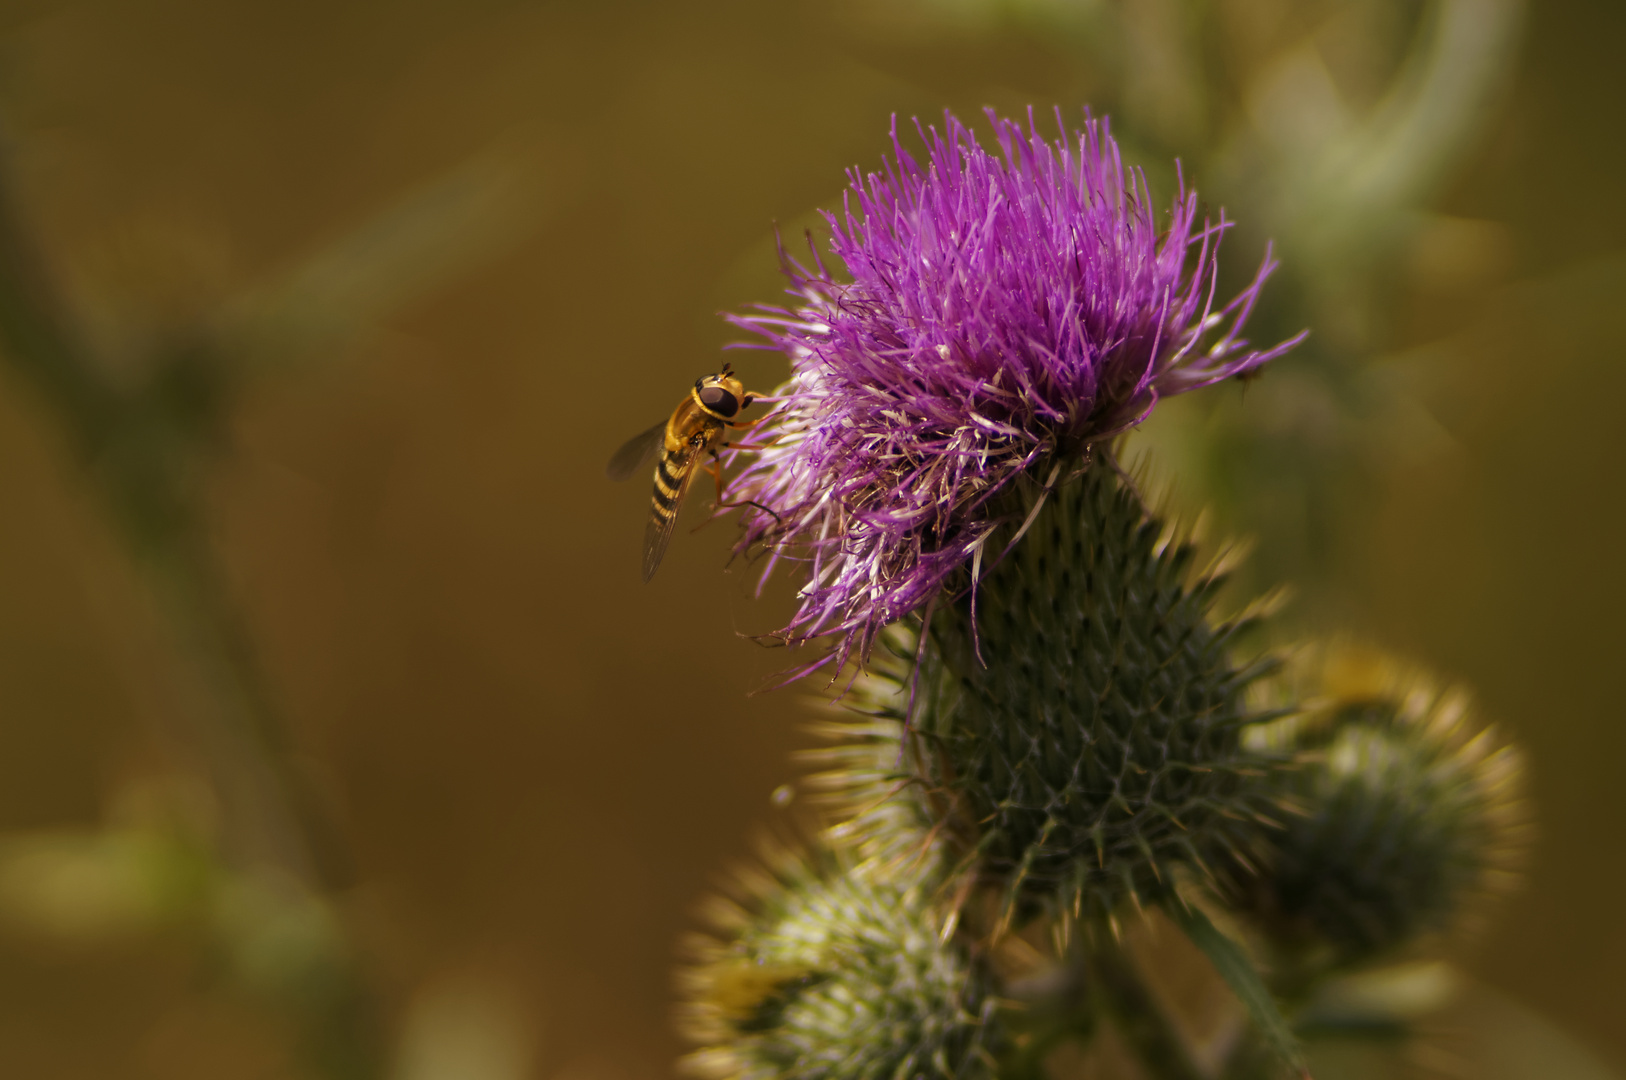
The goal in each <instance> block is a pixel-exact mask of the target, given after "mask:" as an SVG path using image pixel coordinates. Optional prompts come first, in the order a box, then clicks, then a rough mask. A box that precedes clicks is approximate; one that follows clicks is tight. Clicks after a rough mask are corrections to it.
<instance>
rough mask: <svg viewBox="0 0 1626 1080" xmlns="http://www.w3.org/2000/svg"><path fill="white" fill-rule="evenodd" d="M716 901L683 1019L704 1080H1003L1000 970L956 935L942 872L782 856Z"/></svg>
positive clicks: (827, 853) (836, 852)
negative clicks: (940, 906)
mask: <svg viewBox="0 0 1626 1080" xmlns="http://www.w3.org/2000/svg"><path fill="white" fill-rule="evenodd" d="M771 863H772V865H771V868H770V869H769V870H768V871H767V872H760V871H759V872H756V873H752V874H749V875H747V876H746V877H745V878H744V881H743V884H744V886H745V888H744V890H743V891H744V892H745V893H746V896H745V898H744V902H743V904H742V903H739V902H735V901H729V900H718V901H716V902H714V904H713V906H712V910H711V916H712V923H713V926H714V929H715V932H716V933H715V936H711V937H701V938H697V939H696V940H695V941H694V942H693V943H692V946H693V948H692V952H693V953H694V961H695V962H694V964H693V965H692V966H691V967H689V968H687V969H686V970H685V971H684V973H683V975H682V981H683V984H684V989H685V991H686V995H687V997H688V1000H687V1002H686V1003H685V1007H684V1011H683V1019H682V1024H683V1027H684V1028H685V1032H686V1034H688V1035H689V1036H690V1037H691V1038H692V1039H694V1040H695V1041H696V1042H698V1043H699V1044H700V1045H701V1047H702V1048H701V1049H700V1050H699V1051H697V1052H696V1053H694V1054H692V1055H691V1056H690V1057H688V1058H686V1059H685V1061H684V1065H685V1069H686V1071H687V1072H689V1073H691V1074H694V1075H698V1076H703V1077H715V1078H718V1080H723V1078H739V1080H755V1078H763V1080H767V1078H770V1077H771V1078H775V1080H780V1078H788V1080H868V1078H876V1080H881V1078H891V1077H909V1078H921V1080H926V1078H933V1080H935V1078H950V1077H961V1078H974V1077H985V1076H989V1075H991V1074H992V1068H991V1067H992V1064H993V1061H994V1055H995V1054H996V1053H997V1052H998V1051H999V1050H1001V1049H1002V1048H1003V1047H1002V1043H1003V1036H1002V1034H1001V1032H1002V1027H1001V1024H1000V1022H999V1019H998V1017H997V1016H996V1014H995V1006H994V999H993V997H992V995H991V994H990V992H989V988H988V984H987V975H986V973H985V972H984V971H983V969H982V968H981V967H980V966H979V965H978V964H976V963H974V962H973V961H972V960H971V958H970V957H969V956H968V955H967V954H966V952H965V951H964V950H963V949H962V948H961V946H960V945H959V944H958V943H957V942H955V941H953V940H952V939H949V938H947V937H946V936H945V935H944V933H943V929H944V927H943V922H942V919H943V916H942V914H941V913H940V912H939V911H937V910H936V909H935V908H934V906H933V904H932V897H933V896H934V892H935V890H934V887H933V885H934V880H933V875H932V873H931V870H930V866H929V864H920V863H916V864H915V865H914V866H913V867H904V866H902V865H901V864H897V863H890V862H884V863H877V862H867V863H866V862H861V861H860V860H858V859H855V858H854V857H852V853H851V852H850V851H843V850H840V849H824V850H820V851H817V852H814V853H811V854H806V855H790V854H780V855H778V856H776V857H774V858H773V859H772V860H771Z"/></svg>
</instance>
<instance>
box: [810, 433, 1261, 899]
mask: <svg viewBox="0 0 1626 1080" xmlns="http://www.w3.org/2000/svg"><path fill="white" fill-rule="evenodd" d="M1036 489H1037V485H1036V484H1018V485H1015V486H1013V488H1012V489H1011V490H1010V491H1009V492H1008V493H1007V494H1006V495H1005V496H1003V498H1004V499H1006V500H1009V501H1010V502H1011V503H1012V506H1011V512H1012V513H1017V512H1020V511H1022V510H1024V508H1026V507H1028V506H1031V504H1034V503H1036V502H1037V501H1038V500H1039V499H1040V498H1042V497H1043V496H1042V493H1041V492H1040V491H1038V490H1036ZM1039 510H1040V512H1039V513H1038V514H1037V516H1035V517H1034V519H1033V525H1032V527H1031V528H1030V530H1029V532H1028V535H1027V538H1026V539H1025V540H1024V541H1023V543H1022V544H1020V545H1019V546H1018V547H1017V548H1016V549H1015V550H1013V552H1012V553H1011V554H1010V555H1008V556H1007V557H1006V558H1005V559H1004V561H1002V562H1001V563H1000V564H999V565H998V566H997V567H996V568H995V569H993V570H992V571H991V572H990V573H988V575H987V576H986V577H985V578H984V579H983V581H982V587H981V589H980V590H979V592H978V593H977V597H978V607H977V611H976V614H975V617H973V614H972V610H971V602H970V596H969V594H968V593H967V594H963V595H962V596H961V597H960V598H959V599H957V600H955V601H953V602H951V603H946V604H944V605H943V606H941V607H940V608H939V609H938V611H937V613H936V614H935V615H934V617H933V618H932V620H931V622H930V623H929V625H927V627H926V633H927V635H928V641H927V642H926V643H925V647H923V648H922V647H920V646H919V644H918V643H917V642H915V641H912V640H910V639H909V638H908V637H907V636H906V635H900V643H901V644H902V645H903V648H901V649H900V650H899V653H900V655H898V656H897V657H896V658H895V659H894V660H893V661H891V662H889V663H885V664H882V665H879V666H878V667H877V669H876V671H875V673H874V674H873V675H872V676H870V677H869V678H868V679H867V680H865V681H864V683H863V684H862V692H861V693H860V694H859V695H858V696H857V698H856V699H855V704H856V705H858V706H859V707H860V708H864V709H865V711H869V712H871V713H873V714H878V715H879V716H880V717H882V718H886V719H891V720H892V721H893V722H894V723H893V725H892V726H891V727H890V728H885V729H877V728H875V727H874V726H873V722H872V721H866V722H863V724H861V725H860V730H859V732H857V734H858V735H859V741H860V742H863V743H870V744H877V743H879V744H887V743H889V744H890V746H891V750H890V756H891V759H892V761H893V762H894V763H895V765H899V766H901V767H897V768H894V769H893V770H892V771H891V772H890V773H888V772H887V771H885V770H884V769H883V768H879V767H878V766H879V762H880V760H884V759H885V758H886V757H887V755H888V751H887V749H886V748H885V746H884V745H882V746H880V747H879V748H878V752H877V751H876V750H871V751H870V754H871V755H872V759H874V760H875V761H876V766H877V767H872V768H870V769H868V770H865V769H863V768H862V766H860V769H859V771H858V772H856V773H855V772H854V771H853V769H852V766H853V765H855V764H858V763H859V762H861V761H862V758H863V756H864V754H863V751H862V750H860V749H859V748H858V747H856V746H850V747H849V748H847V749H838V750H837V751H836V752H835V753H834V755H833V757H834V763H835V764H836V765H837V766H838V768H837V770H836V772H835V773H834V774H830V775H827V776H826V780H827V782H830V783H834V784H835V785H836V786H839V787H842V788H844V791H843V794H842V798H843V801H844V802H845V803H846V805H847V807H848V810H849V812H848V814H847V815H844V816H846V817H847V818H849V820H848V821H847V824H846V825H845V826H844V833H852V834H856V835H860V836H863V837H865V838H867V839H868V840H869V841H870V842H871V843H875V842H880V843H882V844H883V845H889V846H890V847H892V848H896V847H897V846H898V845H899V844H903V845H907V844H908V843H909V842H910V841H908V840H907V836H908V835H909V833H908V832H900V830H899V829H898V828H897V824H898V821H897V819H898V816H899V813H900V811H899V806H898V804H899V803H902V804H904V805H907V806H908V807H909V808H910V813H911V817H912V821H911V822H910V824H911V827H912V831H913V833H914V834H916V835H922V836H924V835H930V836H931V837H933V842H934V843H936V844H938V845H940V846H942V847H945V848H946V849H947V854H948V856H949V858H950V859H951V860H953V861H954V862H955V863H956V864H957V865H958V866H959V867H960V868H961V869H962V871H963V872H964V873H965V874H966V875H969V876H968V878H967V879H966V882H967V887H970V886H971V883H972V882H975V883H976V884H978V885H983V886H991V887H993V888H994V889H995V890H997V891H998V893H999V895H1000V896H1001V902H1000V904H999V906H998V909H997V910H998V915H997V920H998V922H997V924H996V925H997V926H998V927H1004V926H1008V925H1009V924H1010V923H1011V922H1012V921H1013V920H1017V919H1019V918H1022V917H1025V916H1027V915H1031V914H1035V913H1038V912H1040V911H1048V912H1049V913H1051V914H1053V915H1055V916H1059V917H1060V918H1061V919H1062V920H1063V923H1064V924H1066V923H1070V922H1072V921H1074V920H1076V919H1078V918H1080V917H1081V916H1085V917H1088V918H1090V919H1091V920H1092V921H1097V922H1099V921H1102V920H1107V919H1110V918H1111V917H1112V916H1113V914H1114V912H1115V911H1116V910H1117V909H1118V908H1119V907H1120V906H1121V905H1122V904H1123V903H1124V902H1125V901H1134V902H1136V903H1148V902H1156V901H1157V900H1159V899H1163V898H1167V897H1168V896H1169V895H1170V894H1171V892H1172V890H1173V887H1174V883H1175V881H1176V880H1177V878H1178V877H1179V876H1181V875H1182V874H1186V875H1194V876H1196V877H1199V878H1206V877H1207V876H1208V874H1209V870H1208V863H1209V860H1210V858H1211V857H1213V856H1214V855H1215V854H1216V853H1218V852H1222V851H1223V852H1225V853H1226V854H1227V857H1228V858H1229V859H1232V860H1234V859H1238V858H1241V859H1246V854H1245V852H1244V851H1238V850H1237V849H1238V848H1239V846H1240V847H1245V845H1242V844H1241V840H1243V839H1245V838H1247V837H1248V836H1251V835H1252V832H1253V831H1259V830H1261V829H1262V828H1263V827H1264V826H1263V824H1262V823H1266V822H1271V821H1274V820H1275V818H1276V816H1277V809H1276V804H1277V802H1278V797H1277V795H1276V794H1275V793H1274V792H1273V791H1272V790H1271V789H1269V788H1268V787H1267V786H1265V785H1263V784H1261V783H1259V782H1258V781H1259V778H1261V777H1263V776H1264V775H1266V774H1267V773H1268V772H1269V771H1270V770H1272V769H1274V768H1278V767H1280V764H1281V762H1282V761H1283V760H1284V757H1285V755H1283V754H1280V753H1278V752H1276V751H1274V750H1273V749H1271V748H1268V747H1261V748H1253V747H1250V746H1248V745H1246V744H1245V742H1244V739H1243V729H1244V727H1245V725H1247V724H1250V723H1253V722H1256V721H1258V720H1259V719H1261V717H1262V716H1264V715H1269V714H1261V713H1260V712H1258V711H1256V710H1253V709H1250V708H1249V706H1248V703H1247V698H1246V693H1245V692H1246V689H1247V687H1248V685H1249V684H1250V683H1251V682H1253V681H1254V680H1255V679H1257V678H1258V677H1259V676H1261V675H1262V674H1264V673H1266V672H1267V671H1269V670H1270V669H1271V667H1272V662H1271V661H1270V660H1269V659H1268V658H1263V659H1258V660H1254V661H1251V662H1241V663H1239V662H1237V660H1236V659H1235V654H1236V652H1237V644H1238V639H1239V637H1241V636H1242V635H1243V634H1244V633H1245V632H1246V631H1247V630H1248V629H1249V628H1251V627H1252V626H1253V625H1255V623H1256V622H1257V620H1258V616H1259V614H1260V611H1259V610H1258V609H1255V610H1253V611H1250V612H1245V613H1244V614H1243V615H1241V616H1240V617H1238V618H1233V619H1224V620H1215V619H1213V618H1212V617H1211V611H1212V608H1213V606H1214V600H1215V593H1216V592H1217V590H1218V589H1219V588H1220V587H1221V585H1222V584H1223V582H1224V580H1225V569H1226V565H1227V563H1226V560H1225V559H1224V558H1220V559H1217V560H1214V561H1211V562H1208V563H1206V564H1205V563H1203V562H1201V561H1199V548H1198V545H1197V544H1196V543H1194V542H1193V541H1192V540H1191V538H1190V537H1188V536H1182V535H1181V534H1180V533H1179V531H1178V530H1176V529H1174V528H1173V527H1171V526H1170V525H1168V524H1167V523H1166V522H1164V521H1162V520H1160V519H1159V518H1158V517H1156V516H1153V515H1150V514H1148V513H1147V511H1146V510H1145V508H1144V506H1143V505H1142V502H1141V499H1140V496H1139V495H1138V493H1137V492H1136V490H1135V488H1134V486H1133V485H1132V484H1131V483H1130V482H1129V481H1128V480H1127V479H1126V478H1125V477H1124V476H1122V475H1121V474H1120V472H1119V471H1118V468H1117V466H1116V463H1115V462H1114V461H1113V460H1112V459H1111V457H1110V456H1108V455H1107V454H1106V453H1105V452H1102V453H1100V454H1099V455H1098V456H1097V458H1096V460H1095V461H1094V463H1093V464H1092V465H1091V466H1090V467H1089V468H1088V469H1087V470H1086V471H1085V472H1084V474H1083V475H1082V476H1080V477H1077V478H1074V479H1073V482H1071V483H1068V484H1066V485H1063V486H1062V487H1061V488H1060V489H1059V490H1058V492H1057V493H1056V494H1054V495H1052V496H1051V497H1050V498H1049V499H1048V500H1047V501H1046V503H1045V505H1044V506H1043V507H1042V508H1039ZM911 694H913V696H914V698H915V700H914V703H913V715H912V717H910V716H907V715H906V713H907V711H908V710H909V708H910V705H909V702H910V698H911ZM866 707H867V708H866ZM906 720H907V721H908V726H909V729H910V730H909V736H908V738H907V740H906V744H905V747H904V750H903V752H902V760H901V762H900V761H899V751H898V748H897V741H898V739H899V738H900V737H901V733H902V731H903V729H904V727H905V721H906ZM864 725H869V726H867V727H866V726H864ZM836 730H837V732H838V733H839V735H840V736H841V737H843V738H845V739H847V740H851V737H852V735H853V734H854V732H852V731H851V730H850V729H848V730H842V728H840V727H838V728H837V729H836ZM889 786H890V788H892V789H895V790H897V791H898V793H899V794H898V798H897V799H891V800H889V799H887V798H886V792H887V790H888V788H889Z"/></svg>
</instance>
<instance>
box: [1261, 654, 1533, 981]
mask: <svg viewBox="0 0 1626 1080" xmlns="http://www.w3.org/2000/svg"><path fill="white" fill-rule="evenodd" d="M1301 667H1303V668H1304V669H1306V670H1307V672H1308V678H1307V679H1305V680H1303V681H1304V682H1305V683H1306V684H1307V685H1305V686H1303V687H1299V688H1296V689H1298V690H1299V691H1300V692H1304V693H1306V696H1307V698H1308V708H1307V711H1306V712H1305V713H1304V715H1302V716H1299V717H1295V718H1294V719H1293V720H1291V721H1285V722H1283V723H1282V724H1280V725H1273V726H1272V727H1270V728H1266V729H1262V730H1261V732H1260V733H1259V737H1258V740H1257V741H1259V742H1261V743H1270V744H1273V745H1275V746H1276V747H1277V748H1278V749H1281V750H1283V751H1291V752H1293V753H1295V754H1297V755H1298V756H1299V758H1300V759H1301V764H1300V765H1299V767H1298V768H1296V769H1294V770H1293V771H1291V772H1286V773H1282V774H1280V775H1279V776H1277V777H1274V778H1273V785H1274V786H1276V787H1277V788H1278V789H1279V790H1280V791H1281V794H1282V796H1283V798H1284V799H1286V800H1288V801H1290V802H1291V803H1292V804H1293V805H1294V806H1295V808H1296V811H1297V812H1296V813H1294V814H1293V815H1291V816H1289V817H1287V818H1285V819H1284V820H1283V824H1282V828H1281V829H1280V830H1279V831H1276V832H1274V833H1273V834H1272V835H1271V842H1270V846H1269V851H1268V854H1267V857H1266V859H1265V860H1264V864H1263V867H1262V869H1260V870H1259V872H1257V873H1249V872H1244V873H1241V874H1239V875H1237V881H1236V883H1235V884H1234V885H1233V887H1232V889H1231V891H1232V893H1233V897H1232V898H1233V900H1234V901H1235V902H1237V903H1238V905H1239V906H1240V907H1242V908H1243V909H1244V910H1247V911H1249V912H1251V913H1252V915H1253V916H1254V919H1255V921H1256V922H1257V923H1258V925H1259V926H1260V927H1261V928H1262V929H1263V930H1264V931H1265V933H1266V935H1267V936H1268V937H1269V938H1270V939H1271V940H1272V941H1273V942H1274V944H1275V945H1276V947H1277V949H1278V950H1279V952H1280V953H1281V957H1282V959H1283V960H1284V961H1285V965H1284V966H1285V967H1286V968H1289V969H1292V971H1294V972H1296V973H1297V975H1298V976H1300V977H1304V978H1313V977H1314V976H1316V975H1317V974H1319V973H1321V972H1324V971H1329V970H1335V969H1339V968H1345V967H1349V966H1352V965H1355V964H1359V963H1362V962H1365V961H1368V960H1375V959H1380V958H1382V957H1384V956H1385V955H1389V954H1392V953H1394V952H1395V951H1396V950H1399V949H1402V948H1404V947H1406V946H1408V945H1411V944H1414V943H1416V942H1417V941H1419V940H1420V939H1422V938H1424V937H1427V936H1429V935H1437V934H1440V933H1443V932H1447V931H1450V930H1452V929H1454V928H1456V927H1458V926H1460V925H1462V923H1463V921H1464V920H1465V919H1469V920H1470V921H1471V917H1472V915H1473V913H1474V908H1475V907H1476V905H1477V902H1478V901H1480V900H1482V899H1484V898H1485V897H1486V896H1487V895H1488V894H1490V893H1492V892H1494V891H1496V889H1497V888H1498V887H1499V886H1500V885H1501V884H1504V883H1506V882H1508V881H1510V880H1512V879H1513V874H1512V871H1513V870H1514V869H1515V868H1516V866H1517V864H1518V861H1519V857H1520V855H1521V852H1522V848H1523V846H1524V842H1525V838H1526V836H1525V834H1526V832H1527V829H1528V826H1527V809H1526V806H1525V803H1524V802H1523V800H1522V798H1520V795H1519V792H1520V788H1521V786H1522V785H1521V773H1522V765H1521V760H1520V757H1519V755H1518V753H1517V751H1516V750H1515V749H1514V748H1513V747H1511V746H1509V745H1506V744H1504V743H1502V742H1500V741H1499V740H1498V739H1497V738H1496V737H1495V734H1494V733H1493V732H1492V731H1490V730H1489V729H1488V728H1486V727H1484V726H1483V725H1482V724H1479V723H1478V722H1476V721H1475V720H1474V719H1473V717H1472V714H1471V711H1470V709H1469V707H1468V701H1467V698H1466V697H1465V695H1463V694H1461V693H1460V692H1451V691H1446V692H1442V691H1441V690H1439V689H1438V688H1437V687H1436V686H1434V685H1433V684H1432V683H1431V682H1430V681H1429V680H1427V679H1426V678H1424V677H1423V676H1421V675H1419V674H1417V673H1415V672H1409V671H1407V670H1405V669H1403V668H1401V667H1400V666H1398V665H1396V664H1395V663H1393V662H1392V661H1389V660H1387V659H1386V658H1383V657H1381V656H1378V655H1376V654H1364V653H1362V652H1360V651H1358V650H1355V649H1353V648H1350V647H1347V646H1346V647H1340V648H1329V649H1324V650H1322V651H1321V652H1319V653H1316V654H1311V655H1310V656H1309V657H1307V659H1306V661H1305V662H1304V663H1303V664H1302V665H1301Z"/></svg>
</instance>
